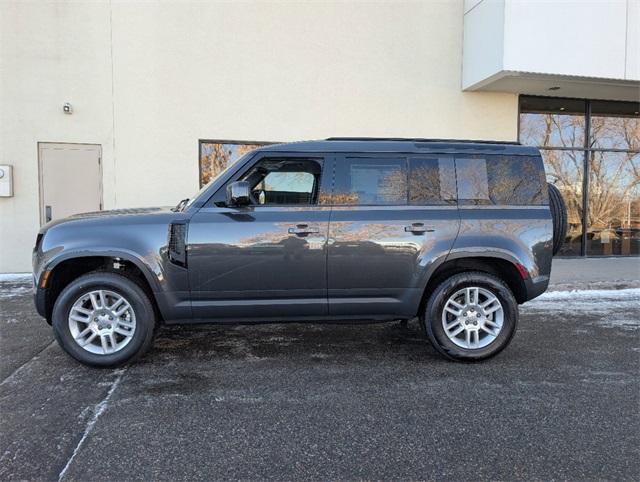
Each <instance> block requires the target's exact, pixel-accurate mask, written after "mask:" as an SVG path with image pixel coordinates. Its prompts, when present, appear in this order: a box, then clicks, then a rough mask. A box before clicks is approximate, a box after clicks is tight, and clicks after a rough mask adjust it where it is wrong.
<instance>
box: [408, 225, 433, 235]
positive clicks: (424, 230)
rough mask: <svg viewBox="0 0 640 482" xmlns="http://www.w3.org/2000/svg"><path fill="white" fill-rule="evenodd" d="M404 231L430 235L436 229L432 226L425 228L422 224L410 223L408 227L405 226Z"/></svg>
mask: <svg viewBox="0 0 640 482" xmlns="http://www.w3.org/2000/svg"><path fill="white" fill-rule="evenodd" d="M404 230H405V231H406V232H407V233H413V234H422V233H432V232H434V231H435V230H436V228H435V227H434V226H425V225H424V223H412V224H411V225H410V226H405V227H404Z"/></svg>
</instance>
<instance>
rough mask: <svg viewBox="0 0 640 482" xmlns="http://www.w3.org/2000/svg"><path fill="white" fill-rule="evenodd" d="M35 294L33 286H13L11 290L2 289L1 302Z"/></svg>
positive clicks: (0, 292)
mask: <svg viewBox="0 0 640 482" xmlns="http://www.w3.org/2000/svg"><path fill="white" fill-rule="evenodd" d="M31 293H33V290H32V288H31V286H11V287H9V288H5V287H3V288H2V289H0V300H2V299H8V298H17V297H18V296H24V295H28V294H31Z"/></svg>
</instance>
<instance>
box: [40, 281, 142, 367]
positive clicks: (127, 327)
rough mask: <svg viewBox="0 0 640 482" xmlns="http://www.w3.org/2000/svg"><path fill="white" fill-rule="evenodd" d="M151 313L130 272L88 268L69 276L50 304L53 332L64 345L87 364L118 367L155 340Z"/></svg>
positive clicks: (73, 355)
mask: <svg viewBox="0 0 640 482" xmlns="http://www.w3.org/2000/svg"><path fill="white" fill-rule="evenodd" d="M154 329H155V315H154V310H153V306H152V305H151V302H150V301H149V298H148V296H147V295H146V294H145V292H144V290H142V288H140V286H138V284H136V283H135V282H134V281H132V280H130V279H129V278H127V277H125V276H122V275H119V274H115V273H103V272H96V273H90V274H87V275H85V276H81V277H80V278H78V279H76V280H74V281H73V282H71V283H70V284H69V285H68V286H67V287H66V288H65V289H64V290H63V291H62V293H61V294H60V296H59V297H58V299H57V300H56V303H55V305H54V308H53V332H54V335H55V337H56V339H57V340H58V343H59V344H60V346H62V348H63V349H64V350H65V351H66V352H67V353H68V354H69V355H70V356H72V357H73V358H75V359H76V360H78V361H80V362H82V363H84V364H86V365H91V366H98V367H116V366H119V365H122V364H124V363H126V362H129V361H131V360H133V359H134V358H137V357H138V356H140V355H141V354H142V353H144V352H145V351H146V350H147V349H148V348H149V347H150V346H151V343H152V341H153V333H154Z"/></svg>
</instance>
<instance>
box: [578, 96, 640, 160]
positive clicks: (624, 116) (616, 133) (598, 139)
mask: <svg viewBox="0 0 640 482" xmlns="http://www.w3.org/2000/svg"><path fill="white" fill-rule="evenodd" d="M637 109H638V106H637V105H634V104H633V103H632V102H605V101H593V102H592V103H591V116H592V117H591V135H590V142H589V147H590V148H592V149H624V150H626V151H639V150H640V114H639V112H638V110H637Z"/></svg>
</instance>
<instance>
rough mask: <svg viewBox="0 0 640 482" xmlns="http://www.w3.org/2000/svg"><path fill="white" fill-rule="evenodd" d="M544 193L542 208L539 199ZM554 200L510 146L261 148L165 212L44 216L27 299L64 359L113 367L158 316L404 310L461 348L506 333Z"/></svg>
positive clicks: (542, 277) (437, 342)
mask: <svg viewBox="0 0 640 482" xmlns="http://www.w3.org/2000/svg"><path fill="white" fill-rule="evenodd" d="M550 200H551V202H550ZM564 231H566V209H565V208H564V205H563V203H562V199H561V198H560V196H559V195H558V192H557V190H556V189H555V188H553V186H551V187H548V186H547V183H546V181H545V173H544V167H543V163H542V159H541V157H540V153H539V152H538V151H537V150H536V149H533V148H530V147H524V146H521V145H518V144H510V143H498V142H492V143H488V142H474V141H440V140H426V139H352V138H339V139H338V138H336V139H328V140H325V141H310V142H298V143H291V144H281V145H272V146H267V147H263V148H260V149H257V150H255V151H253V152H251V153H249V154H247V155H245V156H244V157H242V158H241V159H240V160H239V161H238V162H236V163H235V164H233V165H232V166H230V167H229V168H228V169H227V170H225V171H224V172H222V173H221V174H220V175H219V176H218V177H217V178H215V179H214V180H212V181H211V182H210V183H209V184H207V185H206V186H204V187H203V188H202V189H201V190H200V192H198V193H197V194H196V195H195V197H194V198H193V199H191V200H190V201H186V200H185V201H183V202H181V203H179V204H178V206H176V207H175V208H173V209H169V208H166V209H162V208H157V209H122V210H117V211H105V212H96V213H88V214H81V215H76V216H72V217H70V218H67V219H63V220H58V221H54V222H51V223H49V224H47V225H46V226H44V227H43V228H42V229H41V230H40V232H39V234H38V237H37V242H36V246H35V248H34V251H33V266H34V284H35V303H36V307H37V309H38V312H39V313H40V314H41V315H42V316H43V317H45V318H46V319H47V321H48V322H49V323H51V324H52V325H53V330H54V333H55V336H56V339H57V340H58V342H59V343H60V345H61V346H62V348H63V349H64V350H65V351H66V352H67V353H68V354H69V355H71V356H72V357H74V358H75V359H77V360H79V361H81V362H83V363H86V364H88V365H94V366H116V365H120V364H123V363H125V362H128V361H130V360H132V359H134V358H135V357H137V356H139V355H140V354H142V353H143V352H144V351H145V350H147V349H148V348H149V347H150V345H151V343H152V339H153V334H154V331H155V329H156V327H157V326H158V325H159V324H163V323H165V324H169V323H202V322H207V323H210V322H213V323H226V322H248V321H251V322H284V321H309V322H318V321H320V322H321V321H329V320H331V321H336V320H345V321H349V320H371V321H384V320H408V319H411V318H415V317H418V318H419V319H420V320H421V323H422V325H423V326H424V329H425V331H426V334H427V336H428V338H429V340H430V341H431V343H432V344H433V346H434V347H435V348H436V349H437V350H438V351H439V352H440V353H442V354H443V355H445V356H447V357H449V358H452V359H456V360H481V359H484V358H488V357H490V356H492V355H495V354H496V353H498V352H499V351H500V350H502V349H503V348H504V347H505V346H506V345H507V344H508V343H509V341H510V340H511V338H512V337H513V335H514V332H515V329H516V324H517V321H518V304H519V303H524V302H525V301H527V300H530V299H532V298H534V297H536V296H538V295H539V294H541V293H542V292H544V291H545V289H546V288H547V285H548V283H549V274H550V271H551V258H552V254H553V252H554V250H557V249H558V247H559V244H560V243H561V241H562V239H563V237H564Z"/></svg>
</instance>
